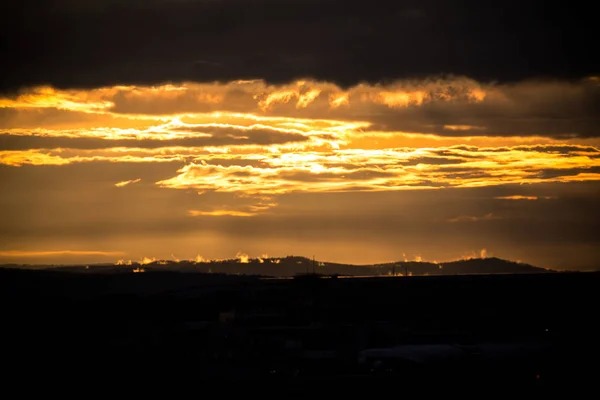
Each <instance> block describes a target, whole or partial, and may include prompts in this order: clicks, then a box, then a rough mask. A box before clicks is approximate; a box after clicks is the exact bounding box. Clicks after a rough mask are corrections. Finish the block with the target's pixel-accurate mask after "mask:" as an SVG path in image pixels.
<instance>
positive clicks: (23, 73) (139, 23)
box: [0, 0, 598, 90]
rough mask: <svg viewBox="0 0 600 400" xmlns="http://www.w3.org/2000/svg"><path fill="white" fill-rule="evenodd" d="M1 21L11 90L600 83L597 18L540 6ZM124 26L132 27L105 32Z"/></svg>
mask: <svg viewBox="0 0 600 400" xmlns="http://www.w3.org/2000/svg"><path fill="white" fill-rule="evenodd" d="M541 9H543V10H544V12H543V13H540V12H539V10H541ZM315 10H318V12H316V11H315ZM2 11H3V13H2V15H3V17H4V18H3V24H1V25H0V35H1V36H2V37H4V38H6V40H5V41H4V43H6V45H3V47H2V48H1V50H2V53H3V55H4V56H5V59H8V60H11V62H10V63H6V65H4V66H3V67H4V68H3V74H2V77H1V79H0V90H17V89H18V88H22V87H28V86H34V85H39V84H42V83H48V84H51V85H53V86H57V87H70V88H80V87H99V86H109V85H116V84H119V85H139V84H146V85H156V84H159V83H161V82H182V81H205V82H213V81H230V80H252V79H257V78H259V79H260V78H263V79H265V80H267V81H268V82H271V83H281V82H289V81H292V80H296V79H298V78H306V77H313V78H314V79H317V80H326V81H331V82H336V83H337V84H340V85H342V86H345V87H348V86H353V85H356V84H358V83H360V82H381V81H386V80H394V79H398V78H410V77H414V76H424V75H425V76H426V75H436V74H440V73H452V74H460V75H470V76H473V77H475V78H477V79H479V80H488V81H492V80H497V81H500V82H514V81H518V80H521V79H524V78H535V77H539V76H554V77H562V78H579V77H582V76H586V75H590V74H597V71H598V68H597V67H598V65H597V64H596V63H595V62H594V61H592V60H591V59H590V57H589V47H588V46H587V45H586V44H585V40H582V38H587V37H594V35H593V33H594V30H593V27H594V23H595V20H594V16H593V13H590V12H589V11H588V10H587V9H586V8H585V7H571V8H569V10H567V11H565V9H564V7H561V6H559V5H556V6H555V5H548V3H547V2H542V1H541V0H529V1H527V2H503V3H502V4H499V5H498V6H497V7H496V8H495V12H494V13H490V12H488V11H487V10H486V9H483V8H481V7H478V3H476V2H475V1H471V0H468V1H466V2H465V3H463V4H462V6H461V7H457V6H456V5H455V4H450V3H448V2H445V1H442V0H423V1H419V2H414V1H408V2H389V1H385V0H372V1H369V2H365V1H359V0H327V1H316V0H287V1H285V2H282V1H280V0H257V1H251V2H248V1H246V0H177V1H171V2H168V1H164V0H160V1H152V2H142V1H138V0H127V1H114V0H108V1H107V0H104V1H98V2H95V3H94V5H92V6H89V7H88V6H86V7H83V6H81V5H79V4H78V3H77V2H76V1H71V0H53V1H46V2H41V3H40V2H39V1H35V0H22V1H19V2H13V3H11V4H10V6H7V7H5V8H3V10H2ZM118 21H127V23H123V24H120V25H119V29H106V27H109V26H114V24H115V23H117V22H118ZM56 26H61V27H63V28H62V29H60V30H57V29H52V28H53V27H56ZM248 31H252V35H248ZM473 32H476V34H473ZM40 38H43V40H40ZM215 38H219V40H215ZM407 38H410V40H407ZM346 41H350V42H351V43H352V46H340V43H345V42H346ZM11 43H19V44H20V45H19V46H12V45H9V44H11ZM116 43H118V44H119V45H118V46H115V44H116ZM122 49H127V51H123V50H122ZM197 49H202V51H201V52H200V53H199V52H198V50H197ZM165 54H168V57H165Z"/></svg>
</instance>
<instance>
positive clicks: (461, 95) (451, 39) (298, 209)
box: [0, 0, 600, 270]
mask: <svg viewBox="0 0 600 400" xmlns="http://www.w3.org/2000/svg"><path fill="white" fill-rule="evenodd" d="M570 5H571V6H570V7H569V8H564V7H563V6H561V5H560V4H557V5H553V4H549V3H547V2H541V1H519V2H516V1H503V2H493V3H489V4H488V3H485V4H483V3H482V2H480V1H470V0H468V1H467V0H463V1H441V0H437V1H433V0H421V1H418V2H417V1H398V2H389V1H379V0H370V1H352V0H350V1H349V0H345V1H340V0H320V1H316V0H289V1H281V0H279V1H276V0H256V1H253V0H245V1H241V0H171V1H166V0H153V1H149V0H148V1H141V0H120V1H116V0H96V1H90V2H82V1H75V0H48V1H32V0H21V1H19V2H14V1H12V2H11V1H9V2H3V3H2V5H1V6H0V15H2V17H0V18H2V21H1V22H2V23H1V24H0V35H1V37H2V40H1V41H0V53H2V54H3V55H4V57H3V59H4V60H6V61H5V62H3V66H2V70H1V71H0V191H1V193H2V196H0V221H1V222H0V263H30V264H42V263H43V264H47V263H54V264H58V263H69V264H72V263H93V262H116V261H117V260H133V261H139V260H144V259H154V258H156V259H174V260H177V259H198V260H200V259H205V260H208V259H223V258H234V257H245V256H246V255H249V256H250V257H258V256H264V255H269V256H275V257H277V256H286V255H304V256H308V257H312V256H313V255H314V256H315V257H316V258H317V259H319V260H322V261H337V262H349V263H356V264H365V263H378V262H388V261H400V260H425V261H438V262H441V261H449V260H455V259H461V258H470V257H486V256H487V257H490V256H496V257H500V258H506V259H510V260H514V261H522V262H527V263H530V264H533V265H536V266H540V267H545V268H554V269H582V270H586V269H595V268H598V266H599V265H600V233H599V232H600V222H599V221H600V208H599V207H598V205H599V204H600V202H599V200H600V66H599V65H598V62H597V61H595V58H594V57H592V54H593V49H594V48H595V46H594V45H593V41H592V40H593V39H592V38H593V37H595V30H596V29H595V28H594V27H595V21H594V20H593V17H594V16H593V13H592V12H591V11H590V10H589V9H586V8H585V7H586V6H585V5H584V3H583V2H582V3H579V2H577V1H573V2H570Z"/></svg>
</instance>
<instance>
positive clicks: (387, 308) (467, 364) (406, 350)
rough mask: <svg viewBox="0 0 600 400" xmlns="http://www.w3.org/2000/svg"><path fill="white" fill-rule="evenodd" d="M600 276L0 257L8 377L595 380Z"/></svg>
mask: <svg viewBox="0 0 600 400" xmlns="http://www.w3.org/2000/svg"><path fill="white" fill-rule="evenodd" d="M599 278H600V274H598V273H553V274H521V275H480V276H436V277H432V276H429V277H388V278H383V277H380V278H343V277H338V278H335V277H328V278H317V277H311V276H305V277H303V278H298V279H285V280H281V279H279V280H278V279H261V278H259V277H252V276H227V275H219V274H199V273H181V272H147V273H143V274H139V273H138V274H133V273H126V274H79V273H69V272H56V271H31V270H29V271H28V270H15V269H0V290H1V294H0V301H1V307H2V329H1V335H2V336H1V338H2V348H3V349H2V357H1V362H2V368H3V371H5V372H3V382H4V383H3V385H4V386H3V388H4V389H5V390H9V389H8V388H9V387H13V386H14V387H13V389H14V388H16V389H17V390H19V393H20V397H26V396H27V395H28V394H33V393H34V392H35V393H37V392H40V391H41V392H43V393H45V394H46V395H49V394H57V395H66V394H75V395H78V396H81V397H84V398H87V397H93V396H95V395H100V393H103V394H110V395H113V396H117V395H120V394H124V393H125V391H127V392H128V393H131V392H133V393H137V394H139V395H150V394H153V395H158V394H159V393H163V394H167V395H169V394H170V395H171V396H170V397H179V396H176V395H175V394H176V393H177V394H184V393H185V394H186V396H187V395H194V396H199V397H204V396H210V397H212V396H213V395H226V394H230V393H236V394H239V395H248V396H249V395H251V394H252V395H254V394H259V395H261V397H280V396H285V397H297V398H311V397H314V398H320V397H331V396H335V395H339V396H348V395H353V396H354V397H355V396H359V397H360V396H370V397H381V396H394V397H400V396H402V395H403V394H404V393H408V392H417V393H429V392H436V393H437V392H443V393H446V394H447V393H450V392H452V393H459V394H466V393H474V394H476V395H480V396H482V397H484V398H485V397H490V396H491V395H493V394H498V393H508V394H512V395H519V394H538V395H548V394H552V393H558V391H565V392H566V393H575V392H578V391H582V392H584V391H588V390H590V389H592V390H596V389H597V388H596V387H595V383H596V382H600V380H599V377H598V376H597V371H598V368H597V363H598V359H599V358H598V356H599V355H600V351H599V349H600V346H599V344H598V340H599V339H598V338H599V335H598V334H599V333H600V332H599V328H598V327H597V326H598V323H597V318H598V312H597V305H598V300H597V299H598V288H599V285H598V283H599ZM11 390H12V389H11ZM354 397H353V398H354Z"/></svg>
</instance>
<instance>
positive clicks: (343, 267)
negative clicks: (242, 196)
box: [11, 256, 553, 277]
mask: <svg viewBox="0 0 600 400" xmlns="http://www.w3.org/2000/svg"><path fill="white" fill-rule="evenodd" d="M11 267H14V265H11ZM41 267H42V266H37V268H41ZM44 269H46V270H51V271H65V272H78V273H94V274H98V273H105V274H119V273H132V272H158V271H160V272H165V271H170V272H184V273H205V274H227V275H260V276H269V277H292V276H296V275H303V274H319V275H343V276H407V275H408V276H431V275H472V274H520V273H527V274H531V273H545V272H553V271H550V270H547V269H544V268H539V267H534V266H532V265H529V264H524V263H519V262H514V261H508V260H503V259H499V258H495V257H490V258H472V259H465V260H457V261H451V262H443V263H433V262H418V261H398V262H390V263H383V264H369V265H353V264H343V263H333V262H322V261H316V260H312V259H309V258H307V257H301V256H286V257H269V258H241V259H237V258H236V259H226V260H212V261H203V262H195V261H172V260H156V261H151V262H146V263H137V262H131V263H127V264H125V265H115V264H97V265H85V266H68V265H59V266H56V265H54V266H46V267H45V268H44Z"/></svg>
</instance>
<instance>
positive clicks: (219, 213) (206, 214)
mask: <svg viewBox="0 0 600 400" xmlns="http://www.w3.org/2000/svg"><path fill="white" fill-rule="evenodd" d="M188 213H189V214H190V215H191V216H192V217H223V216H227V217H252V216H254V215H256V214H253V213H251V212H245V211H235V210H214V211H199V210H190V211H188Z"/></svg>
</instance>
